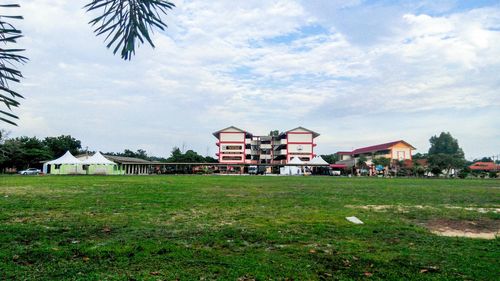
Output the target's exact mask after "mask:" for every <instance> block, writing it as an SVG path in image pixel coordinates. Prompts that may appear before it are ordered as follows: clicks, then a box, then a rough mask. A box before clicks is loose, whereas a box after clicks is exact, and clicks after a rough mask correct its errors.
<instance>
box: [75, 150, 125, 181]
mask: <svg viewBox="0 0 500 281" xmlns="http://www.w3.org/2000/svg"><path fill="white" fill-rule="evenodd" d="M82 164H83V165H84V166H83V169H84V170H85V172H86V173H87V174H88V175H113V174H120V171H118V167H117V166H118V165H117V164H116V163H115V162H113V161H111V160H109V159H107V158H106V157H104V155H102V154H101V153H100V152H99V151H98V152H96V153H94V155H92V156H91V157H89V158H87V159H85V160H83V161H82Z"/></svg>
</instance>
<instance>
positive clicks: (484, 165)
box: [469, 162, 500, 171]
mask: <svg viewBox="0 0 500 281" xmlns="http://www.w3.org/2000/svg"><path fill="white" fill-rule="evenodd" d="M469 169H471V170H479V171H494V170H500V165H497V164H495V163H493V162H476V163H474V164H472V165H470V166H469Z"/></svg>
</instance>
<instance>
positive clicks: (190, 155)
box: [167, 147, 217, 163]
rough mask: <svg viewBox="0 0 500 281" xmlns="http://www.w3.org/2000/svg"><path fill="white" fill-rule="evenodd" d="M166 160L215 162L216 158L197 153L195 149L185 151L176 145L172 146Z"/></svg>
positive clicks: (171, 161)
mask: <svg viewBox="0 0 500 281" xmlns="http://www.w3.org/2000/svg"><path fill="white" fill-rule="evenodd" d="M167 162H170V163H217V159H214V158H212V157H209V156H207V157H204V156H202V155H199V154H198V153H197V152H196V151H193V150H187V151H186V152H185V153H182V151H181V150H180V149H179V148H178V147H174V148H173V149H172V152H171V154H170V157H169V158H167Z"/></svg>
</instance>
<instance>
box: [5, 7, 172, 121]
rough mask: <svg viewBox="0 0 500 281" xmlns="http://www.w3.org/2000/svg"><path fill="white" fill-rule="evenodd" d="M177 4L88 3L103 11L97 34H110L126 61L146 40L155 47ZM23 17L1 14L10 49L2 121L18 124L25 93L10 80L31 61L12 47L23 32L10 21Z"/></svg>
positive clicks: (95, 21)
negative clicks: (15, 110)
mask: <svg viewBox="0 0 500 281" xmlns="http://www.w3.org/2000/svg"><path fill="white" fill-rule="evenodd" d="M18 7H20V6H19V5H18V4H0V8H18ZM173 7H175V5H174V4H173V3H172V2H169V1H167V0H92V1H91V2H90V3H89V4H87V5H85V9H86V10H87V12H94V11H101V13H100V14H99V15H97V16H96V17H95V18H94V19H92V20H91V21H90V22H89V24H90V25H91V26H93V27H95V30H94V32H95V34H96V36H101V35H102V36H106V37H105V39H104V41H105V42H106V43H107V45H106V47H107V48H113V54H116V53H117V52H118V51H120V54H121V57H122V59H124V60H130V59H131V58H132V55H135V48H136V47H138V46H139V45H141V44H144V43H145V42H148V43H149V45H151V46H152V47H153V48H154V47H155V45H154V43H153V40H152V39H151V35H150V34H151V33H152V32H153V31H154V29H155V28H157V29H160V30H165V28H166V27H167V24H166V23H165V22H163V20H162V18H161V17H162V16H164V15H166V14H167V12H168V11H169V10H171V9H172V8H173ZM15 19H23V17H22V16H4V15H0V42H1V43H4V44H5V45H6V46H7V48H0V102H1V103H3V104H4V105H5V107H6V110H0V122H5V123H8V124H11V125H14V126H16V123H15V122H14V120H15V119H19V118H18V117H17V116H16V115H15V114H13V113H12V107H18V106H19V105H20V103H19V99H21V98H23V96H22V95H21V94H19V93H17V92H16V91H14V90H12V89H11V88H10V87H9V85H8V82H16V83H19V82H20V79H21V78H22V77H23V76H22V74H21V71H19V70H17V69H16V67H17V66H18V65H19V64H21V63H25V62H26V61H28V58H26V57H24V56H22V55H20V52H22V51H24V49H19V48H13V47H10V46H11V45H12V44H16V43H17V39H19V38H21V37H22V36H23V35H22V31H21V30H19V29H17V28H16V27H15V26H14V25H12V24H11V23H9V22H8V21H7V20H15Z"/></svg>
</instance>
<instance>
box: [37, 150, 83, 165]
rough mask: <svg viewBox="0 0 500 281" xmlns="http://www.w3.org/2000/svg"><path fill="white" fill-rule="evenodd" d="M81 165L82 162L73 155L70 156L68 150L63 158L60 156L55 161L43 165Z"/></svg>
mask: <svg viewBox="0 0 500 281" xmlns="http://www.w3.org/2000/svg"><path fill="white" fill-rule="evenodd" d="M81 163H82V161H80V160H79V159H77V158H76V157H75V156H73V154H71V152H69V150H68V151H66V153H64V155H63V156H61V157H59V158H57V159H54V160H51V161H48V162H45V164H47V165H60V164H81Z"/></svg>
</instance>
